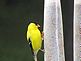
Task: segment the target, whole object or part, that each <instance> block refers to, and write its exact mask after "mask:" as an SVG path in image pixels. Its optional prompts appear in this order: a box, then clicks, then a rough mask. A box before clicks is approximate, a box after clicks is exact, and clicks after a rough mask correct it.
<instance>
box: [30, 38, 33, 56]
mask: <svg viewBox="0 0 81 61" xmlns="http://www.w3.org/2000/svg"><path fill="white" fill-rule="evenodd" d="M29 45H30V48H31V52H32V55H33V56H34V51H33V47H32V42H31V41H30V38H29Z"/></svg>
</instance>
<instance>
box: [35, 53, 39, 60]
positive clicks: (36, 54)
mask: <svg viewBox="0 0 81 61" xmlns="http://www.w3.org/2000/svg"><path fill="white" fill-rule="evenodd" d="M34 60H35V61H38V60H37V53H34Z"/></svg>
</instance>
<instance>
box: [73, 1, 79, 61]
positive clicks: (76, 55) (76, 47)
mask: <svg viewBox="0 0 81 61" xmlns="http://www.w3.org/2000/svg"><path fill="white" fill-rule="evenodd" d="M73 22H74V23H73V26H74V27H73V31H74V32H73V40H74V41H73V42H74V43H73V47H74V50H73V51H74V55H73V56H74V61H81V0H74V21H73Z"/></svg>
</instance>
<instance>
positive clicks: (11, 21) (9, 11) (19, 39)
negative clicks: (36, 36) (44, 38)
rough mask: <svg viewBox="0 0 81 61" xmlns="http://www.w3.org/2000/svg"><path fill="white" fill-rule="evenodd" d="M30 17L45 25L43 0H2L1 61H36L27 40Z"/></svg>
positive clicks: (0, 11)
mask: <svg viewBox="0 0 81 61" xmlns="http://www.w3.org/2000/svg"><path fill="white" fill-rule="evenodd" d="M29 18H30V19H32V20H35V19H37V21H38V22H39V24H40V25H41V26H43V0H0V61H34V60H33V56H32V53H31V49H30V47H29V45H28V43H27V41H26V28H27V25H28V22H29V20H28V19H29ZM41 29H42V28H41ZM38 60H39V61H43V53H42V52H39V54H38Z"/></svg>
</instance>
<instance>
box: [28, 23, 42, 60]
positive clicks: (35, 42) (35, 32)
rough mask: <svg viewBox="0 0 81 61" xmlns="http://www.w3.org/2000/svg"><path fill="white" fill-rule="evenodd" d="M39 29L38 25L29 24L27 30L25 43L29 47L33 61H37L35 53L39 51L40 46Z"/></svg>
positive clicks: (40, 35) (40, 36)
mask: <svg viewBox="0 0 81 61" xmlns="http://www.w3.org/2000/svg"><path fill="white" fill-rule="evenodd" d="M39 27H40V25H39V24H35V23H30V24H29V25H28V28H27V41H28V43H29V45H30V47H31V51H32V55H33V57H34V60H35V61H37V53H38V51H39V50H41V46H42V34H41V32H40V30H39Z"/></svg>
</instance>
